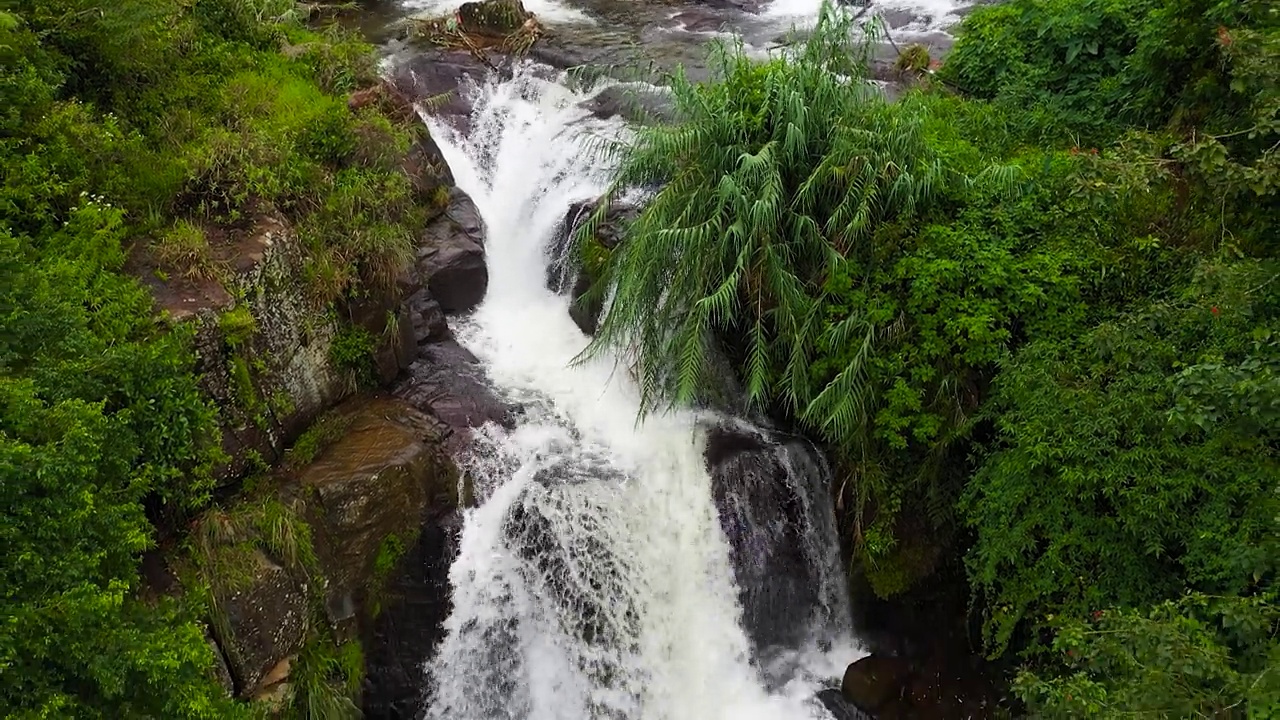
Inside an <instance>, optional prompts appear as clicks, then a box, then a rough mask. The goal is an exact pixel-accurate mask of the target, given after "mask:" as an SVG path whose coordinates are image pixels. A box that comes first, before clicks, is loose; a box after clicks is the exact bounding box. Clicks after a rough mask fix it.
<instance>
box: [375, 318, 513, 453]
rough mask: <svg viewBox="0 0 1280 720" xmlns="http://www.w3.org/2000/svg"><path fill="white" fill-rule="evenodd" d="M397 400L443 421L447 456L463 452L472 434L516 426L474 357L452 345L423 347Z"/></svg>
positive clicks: (396, 391)
mask: <svg viewBox="0 0 1280 720" xmlns="http://www.w3.org/2000/svg"><path fill="white" fill-rule="evenodd" d="M395 394H396V396H397V397H400V398H402V399H404V400H405V401H406V402H408V403H409V404H410V405H412V406H414V407H416V408H418V409H420V410H422V411H423V412H426V413H429V414H431V415H432V416H433V417H435V418H437V419H438V420H440V421H441V423H442V424H443V426H444V427H445V435H446V437H445V441H444V442H445V445H446V447H447V448H449V450H450V452H455V453H456V452H461V451H462V450H463V449H465V447H466V445H467V442H468V440H469V439H470V437H471V433H470V431H471V429H472V428H477V427H480V426H481V425H484V424H485V423H487V422H496V423H498V424H500V425H503V426H505V427H511V426H512V423H513V421H514V412H515V410H514V408H512V407H511V406H510V405H508V404H507V403H506V402H504V401H503V400H502V399H501V398H499V397H498V396H497V394H496V393H494V391H493V389H492V388H491V387H490V386H489V382H488V380H487V378H486V377H485V375H484V369H483V368H481V367H480V365H479V363H478V362H477V360H476V358H475V356H474V355H472V354H471V353H470V351H468V350H467V349H466V348H464V347H462V346H461V345H459V344H458V343H456V342H454V341H449V340H447V341H444V342H438V343H431V344H429V345H425V346H423V347H422V349H421V352H420V354H419V357H418V359H417V360H415V361H414V363H413V365H412V366H410V368H409V375H408V378H406V379H405V380H404V381H403V382H402V383H401V385H400V386H399V387H398V388H397V389H396V390H395Z"/></svg>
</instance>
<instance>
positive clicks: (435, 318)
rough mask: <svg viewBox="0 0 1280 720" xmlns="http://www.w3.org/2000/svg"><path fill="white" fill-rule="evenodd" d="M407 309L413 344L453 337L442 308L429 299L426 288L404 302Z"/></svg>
mask: <svg viewBox="0 0 1280 720" xmlns="http://www.w3.org/2000/svg"><path fill="white" fill-rule="evenodd" d="M405 304H406V305H407V306H408V309H409V318H410V321H411V323H412V327H413V339H414V342H415V344H418V345H423V344H426V343H431V342H439V341H441V340H449V339H452V338H453V332H452V331H450V330H449V321H448V320H447V319H446V318H445V316H444V308H442V307H440V303H438V302H436V301H435V300H432V299H431V295H430V294H428V293H427V292H426V290H420V291H418V292H417V293H415V294H414V295H412V296H410V298H409V299H408V300H407V301H406V302H405Z"/></svg>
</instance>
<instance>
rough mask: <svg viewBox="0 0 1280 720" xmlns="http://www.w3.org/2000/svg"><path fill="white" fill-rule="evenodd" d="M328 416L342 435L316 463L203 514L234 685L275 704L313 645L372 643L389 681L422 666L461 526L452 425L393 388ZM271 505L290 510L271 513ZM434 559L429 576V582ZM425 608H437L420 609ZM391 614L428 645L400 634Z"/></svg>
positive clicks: (376, 679)
mask: <svg viewBox="0 0 1280 720" xmlns="http://www.w3.org/2000/svg"><path fill="white" fill-rule="evenodd" d="M326 423H329V424H330V425H331V426H332V427H339V428H342V429H343V431H342V433H341V434H340V435H339V436H338V437H336V438H332V439H331V441H330V442H329V443H328V444H327V445H324V446H323V447H318V446H313V448H312V449H313V450H317V449H318V452H317V454H316V455H315V457H314V458H313V459H310V461H309V462H306V463H303V464H300V465H298V466H295V465H293V464H290V465H288V466H285V467H282V468H281V469H280V470H279V471H278V472H277V474H276V476H275V477H274V478H273V481H274V483H273V485H272V486H271V487H272V490H271V491H270V492H269V493H268V494H267V495H266V496H265V497H258V498H253V499H249V500H246V501H244V502H243V503H242V504H241V505H239V506H236V505H233V506H231V508H230V509H228V510H226V511H212V514H211V515H210V516H209V517H207V518H204V519H202V520H201V521H200V522H201V523H205V524H208V525H209V526H211V527H212V529H211V530H210V529H206V531H205V532H204V534H202V537H206V538H207V537H216V538H218V539H219V540H218V543H217V545H216V546H215V547H214V548H213V549H212V550H211V551H210V552H209V555H208V557H209V558H211V560H209V561H207V562H206V563H205V566H204V570H203V572H205V573H219V575H217V576H215V577H209V578H208V581H209V582H210V583H211V584H212V586H213V589H214V597H215V603H214V605H213V608H212V613H213V617H212V618H211V623H210V625H211V627H212V632H213V638H214V640H215V641H216V647H217V649H218V650H219V655H220V656H223V657H225V658H226V665H227V668H228V670H229V679H228V681H227V682H228V684H229V686H230V687H233V688H234V691H235V692H236V694H237V695H238V696H240V697H242V698H246V699H252V700H254V701H256V702H261V703H264V704H265V705H266V706H268V707H283V706H285V705H287V704H288V703H289V702H290V699H291V697H292V693H293V692H294V689H293V683H292V680H291V672H292V671H293V669H294V668H295V667H296V666H297V662H296V659H297V657H298V654H299V653H300V652H301V651H302V649H303V647H304V646H306V645H308V644H309V643H312V642H318V643H320V645H321V646H324V645H325V644H326V643H328V644H329V645H336V644H342V643H345V642H349V641H363V642H366V643H372V644H371V645H370V650H371V655H370V658H371V662H374V663H375V665H373V666H371V667H376V668H383V667H398V668H400V670H398V671H396V672H398V673H399V675H397V677H400V679H399V680H396V681H395V682H396V683H400V685H405V684H407V683H409V682H410V679H409V678H408V676H407V675H406V673H407V670H405V669H406V668H408V667H410V666H411V665H412V664H413V663H419V664H420V663H421V661H422V659H423V657H425V655H426V653H427V652H428V651H429V649H430V648H431V647H432V646H433V644H434V640H433V639H432V638H434V637H435V635H433V634H432V633H435V634H437V635H438V633H439V632H440V623H442V622H443V620H444V617H445V616H447V614H448V588H447V568H448V565H449V563H450V562H451V560H452V557H453V553H454V552H455V547H456V546H455V545H453V544H451V543H452V542H453V541H452V539H451V538H453V537H454V535H455V534H456V532H455V531H456V528H457V526H458V524H457V521H456V520H454V521H453V522H452V524H447V518H449V517H454V516H453V515H452V514H453V513H454V512H455V510H456V508H457V495H458V471H457V468H456V467H455V466H454V464H453V462H452V460H451V459H450V458H449V457H448V456H447V455H445V454H444V453H443V452H442V449H443V447H442V444H441V437H442V433H443V431H444V428H443V427H442V426H441V425H440V423H439V421H437V420H435V419H433V418H431V417H428V416H427V415H424V414H423V413H421V412H419V411H418V410H416V409H414V408H412V407H410V406H409V405H407V404H405V403H404V402H402V401H400V400H398V399H395V398H393V397H389V396H386V395H374V396H369V397H361V398H355V399H352V400H349V401H347V402H346V403H344V404H342V405H341V406H340V407H338V408H337V409H336V410H335V411H334V412H333V413H332V414H330V415H328V416H326ZM308 442H313V441H310V440H309V441H308ZM263 503H267V504H270V503H274V505H273V507H276V508H282V509H283V508H288V512H287V513H283V514H275V515H264V514H262V513H261V510H260V509H259V508H260V507H262V506H263V505H261V504H263ZM274 512H276V513H281V511H280V510H277V511H274ZM268 517H270V518H271V519H270V520H267V521H265V522H264V518H268ZM442 523H446V524H444V525H442ZM446 525H447V527H446ZM282 536H288V537H290V538H292V541H291V543H292V545H291V547H292V550H289V551H284V550H282V547H281V540H280V538H281V537H282ZM246 547H247V548H249V550H248V553H249V554H248V555H247V556H245V555H244V552H245V551H244V550H243V548H246ZM273 550H274V551H273ZM428 557H430V558H434V560H432V562H434V563H435V565H430V563H427V562H426V558H428ZM428 567H430V568H434V569H432V570H430V572H432V573H435V574H434V575H431V576H430V577H427V578H426V579H423V575H422V573H424V572H428V569H427V568H428ZM442 568H443V569H442ZM406 603H407V606H406ZM427 606H430V607H434V608H436V610H435V611H434V614H432V615H430V616H429V617H428V616H417V613H418V612H419V611H421V610H422V609H423V608H424V607H427ZM406 607H407V608H408V609H406ZM384 613H390V617H393V618H399V621H398V622H399V623H401V624H409V625H411V626H412V627H413V628H414V630H413V632H414V633H416V635H415V636H414V637H418V638H420V639H421V642H422V643H425V644H418V643H416V642H415V643H413V644H408V643H407V642H406V641H405V640H404V639H403V638H401V639H398V640H395V641H392V640H391V636H392V635H393V634H394V632H393V631H391V630H389V629H388V627H387V625H386V622H385V621H384V620H383V619H382V618H383V614H384ZM407 614H413V615H414V617H413V618H412V619H411V620H409V619H406V615H407ZM378 628H382V629H381V630H379V629H378ZM326 636H327V637H326ZM317 638H319V640H317ZM379 672H381V671H379ZM393 674H394V673H393ZM369 677H370V682H371V683H374V684H375V685H378V684H379V683H381V684H387V683H388V682H391V681H389V680H386V679H385V678H382V677H381V676H375V675H374V674H370V675H369ZM412 682H413V683H416V684H418V685H420V684H421V677H420V676H418V677H414V678H412ZM393 684H394V683H393ZM379 693H381V690H379ZM381 696H382V695H381V694H380V695H379V697H381ZM375 716H376V715H375Z"/></svg>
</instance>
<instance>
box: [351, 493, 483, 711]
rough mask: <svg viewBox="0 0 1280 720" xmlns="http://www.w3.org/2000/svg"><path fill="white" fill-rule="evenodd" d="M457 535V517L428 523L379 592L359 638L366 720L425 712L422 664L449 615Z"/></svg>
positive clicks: (459, 520)
mask: <svg viewBox="0 0 1280 720" xmlns="http://www.w3.org/2000/svg"><path fill="white" fill-rule="evenodd" d="M461 531H462V518H461V516H460V515H459V514H458V513H457V511H454V510H450V511H447V512H445V513H443V514H440V515H433V516H432V517H429V518H428V519H427V521H426V522H424V523H423V526H422V531H421V532H420V533H419V534H418V536H417V540H416V541H415V542H414V543H413V545H412V547H411V548H410V549H409V551H408V552H407V553H405V555H404V556H403V558H402V559H401V561H400V562H399V564H398V565H397V567H396V569H395V570H394V571H393V572H392V573H391V579H390V581H389V582H388V583H387V584H386V586H385V587H384V588H383V589H382V596H381V598H380V602H379V608H378V612H377V613H376V616H375V618H374V620H373V622H372V623H370V625H369V628H368V630H367V631H366V633H365V634H364V637H363V645H364V647H365V681H364V708H363V709H364V716H365V717H366V718H370V720H376V719H386V720H419V718H421V717H422V714H423V712H425V710H426V703H427V698H428V697H430V694H431V687H430V685H429V680H430V678H429V677H428V676H427V673H426V672H425V670H424V662H425V660H426V659H427V657H428V656H429V655H430V653H431V651H432V650H433V649H434V648H435V647H436V646H437V645H439V643H440V641H441V640H442V639H443V638H444V627H443V626H444V621H445V619H447V618H448V617H449V613H450V611H451V610H452V604H451V603H450V601H449V567H450V566H451V565H452V564H453V560H454V558H455V557H457V554H458V537H459V534H460V533H461Z"/></svg>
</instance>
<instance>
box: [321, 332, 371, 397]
mask: <svg viewBox="0 0 1280 720" xmlns="http://www.w3.org/2000/svg"><path fill="white" fill-rule="evenodd" d="M373 349H374V340H373V336H372V335H370V334H369V331H367V330H365V329H364V328H360V327H354V326H347V327H343V328H342V329H340V330H339V331H338V334H337V335H336V336H335V337H334V339H333V344H332V345H330V346H329V361H330V362H332V363H333V367H334V369H335V370H337V371H338V372H340V373H342V374H343V375H344V376H345V377H346V378H347V381H348V382H349V383H350V384H351V385H353V386H355V387H359V386H367V385H372V384H373V380H374V366H373Z"/></svg>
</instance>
